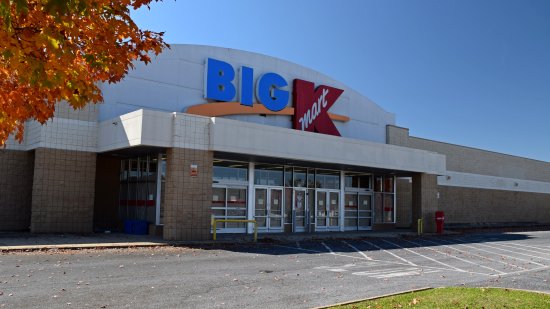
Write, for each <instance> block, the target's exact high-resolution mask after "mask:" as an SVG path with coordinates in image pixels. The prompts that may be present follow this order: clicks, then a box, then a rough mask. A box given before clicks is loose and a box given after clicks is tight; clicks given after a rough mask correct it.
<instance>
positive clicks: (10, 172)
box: [0, 149, 34, 231]
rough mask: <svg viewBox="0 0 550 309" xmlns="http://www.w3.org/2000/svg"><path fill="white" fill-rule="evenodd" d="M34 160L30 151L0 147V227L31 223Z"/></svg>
mask: <svg viewBox="0 0 550 309" xmlns="http://www.w3.org/2000/svg"><path fill="white" fill-rule="evenodd" d="M33 162H34V153H33V152H32V151H14V150H5V149H0V231H19V230H26V229H28V228H29V226H30V221H31V194H32V180H33V166H34V163H33Z"/></svg>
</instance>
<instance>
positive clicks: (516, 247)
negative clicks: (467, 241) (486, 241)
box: [492, 243, 550, 260]
mask: <svg viewBox="0 0 550 309" xmlns="http://www.w3.org/2000/svg"><path fill="white" fill-rule="evenodd" d="M492 244H494V245H498V246H504V247H508V248H513V249H518V250H523V251H527V252H534V253H537V254H545V255H546V254H550V253H546V252H540V250H539V251H535V250H529V249H526V248H522V247H518V246H510V245H507V244H501V243H492ZM542 259H543V260H550V259H546V258H542Z"/></svg>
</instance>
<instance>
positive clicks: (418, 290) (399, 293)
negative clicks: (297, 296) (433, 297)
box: [311, 287, 433, 309]
mask: <svg viewBox="0 0 550 309" xmlns="http://www.w3.org/2000/svg"><path fill="white" fill-rule="evenodd" d="M431 289H433V288H431V287H424V288H418V289H412V290H406V291H401V292H396V293H390V294H384V295H378V296H372V297H367V298H360V299H355V300H350V301H346V302H343V303H337V304H331V305H326V306H320V307H314V308H311V309H325V308H330V307H334V306H345V305H350V304H354V303H358V302H362V301H367V300H374V299H378V298H383V297H389V296H395V295H401V294H408V293H413V292H420V291H425V290H431Z"/></svg>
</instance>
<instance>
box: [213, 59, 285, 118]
mask: <svg viewBox="0 0 550 309" xmlns="http://www.w3.org/2000/svg"><path fill="white" fill-rule="evenodd" d="M205 71H206V72H205V75H206V78H205V86H204V89H205V97H206V98H207V99H212V100H218V101H224V102H231V101H233V99H234V98H235V96H236V94H237V93H236V92H237V91H236V88H235V85H234V84H233V80H234V79H235V70H234V69H233V67H232V66H231V65H230V64H229V63H227V62H224V61H220V60H216V59H212V58H208V60H207V61H206V69H205ZM239 73H240V74H239V101H240V102H241V104H242V105H247V106H252V104H253V96H254V90H253V88H254V70H253V69H252V68H249V67H245V66H243V67H241V68H240V70H239ZM286 86H288V83H287V82H286V80H285V79H284V78H283V77H282V76H281V75H279V74H277V73H272V72H269V73H265V74H263V75H262V76H261V77H260V78H259V79H258V82H257V84H256V97H257V99H258V100H259V101H260V102H261V103H262V104H263V105H264V106H265V107H266V108H267V109H269V110H271V111H274V112H278V111H280V110H283V109H284V108H285V107H286V106H287V104H288V101H289V97H290V95H289V92H288V91H287V90H283V89H281V88H284V87H286Z"/></svg>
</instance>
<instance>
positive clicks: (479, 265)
mask: <svg viewBox="0 0 550 309" xmlns="http://www.w3.org/2000/svg"><path fill="white" fill-rule="evenodd" d="M403 240H404V241H406V242H409V243H411V244H414V245H417V246H420V247H423V248H424V249H428V250H432V251H435V252H437V253H439V254H443V255H445V256H448V257H452V258H454V259H457V260H459V261H462V262H466V263H469V264H472V265H475V266H478V267H481V268H485V269H488V270H491V271H494V272H497V273H499V274H501V275H503V274H505V272H503V271H500V270H498V269H494V268H491V267H488V266H485V265H481V264H479V263H475V262H472V261H468V260H465V259H463V258H459V257H458V256H454V255H451V254H447V253H445V252H441V251H439V250H436V249H434V248H430V247H426V246H423V245H422V244H419V243H416V242H413V241H408V240H406V239H403ZM426 241H428V240H426ZM431 243H434V244H436V245H439V244H437V243H435V242H431ZM447 247H449V246H447ZM449 248H451V249H453V250H458V249H454V248H452V247H449ZM458 251H460V250H458ZM462 252H464V251H462Z"/></svg>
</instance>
